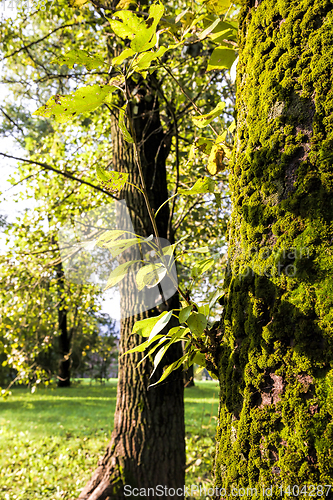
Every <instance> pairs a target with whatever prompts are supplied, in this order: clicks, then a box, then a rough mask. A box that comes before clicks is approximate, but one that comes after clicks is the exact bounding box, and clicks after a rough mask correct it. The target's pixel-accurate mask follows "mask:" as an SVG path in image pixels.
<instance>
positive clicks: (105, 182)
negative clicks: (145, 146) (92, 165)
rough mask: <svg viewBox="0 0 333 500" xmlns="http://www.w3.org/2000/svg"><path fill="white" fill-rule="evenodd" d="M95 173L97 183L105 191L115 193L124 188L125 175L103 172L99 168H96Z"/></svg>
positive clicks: (126, 175)
mask: <svg viewBox="0 0 333 500" xmlns="http://www.w3.org/2000/svg"><path fill="white" fill-rule="evenodd" d="M96 173H97V177H98V180H99V182H100V183H101V184H102V186H103V188H104V189H105V190H106V191H109V192H111V193H117V192H119V191H121V190H122V189H123V187H124V186H125V184H126V182H127V179H128V175H129V174H127V173H122V172H116V171H115V170H111V171H110V170H104V169H102V168H101V167H99V166H97V167H96Z"/></svg>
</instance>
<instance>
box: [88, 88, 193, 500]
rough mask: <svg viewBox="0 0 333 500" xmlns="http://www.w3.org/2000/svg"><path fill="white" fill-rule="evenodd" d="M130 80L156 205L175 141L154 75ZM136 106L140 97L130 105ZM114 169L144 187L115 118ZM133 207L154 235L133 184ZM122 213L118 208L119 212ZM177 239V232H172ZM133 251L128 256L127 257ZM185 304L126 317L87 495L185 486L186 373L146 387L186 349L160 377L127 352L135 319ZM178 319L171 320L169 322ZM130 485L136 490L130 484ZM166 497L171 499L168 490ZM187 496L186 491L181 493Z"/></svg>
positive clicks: (164, 218)
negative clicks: (105, 428) (106, 437)
mask: <svg viewBox="0 0 333 500" xmlns="http://www.w3.org/2000/svg"><path fill="white" fill-rule="evenodd" d="M129 85H131V92H132V95H133V96H135V100H134V99H133V101H134V104H135V106H136V107H137V108H136V113H135V114H134V115H133V116H134V126H135V132H136V136H137V139H138V144H139V149H140V157H141V163H142V167H143V171H144V177H145V182H146V184H147V191H148V196H149V200H150V203H151V206H152V208H153V210H154V211H156V210H157V208H158V207H159V206H160V204H162V203H163V201H165V200H166V199H167V198H168V192H167V183H166V169H165V159H166V156H167V154H168V149H169V146H168V142H167V137H166V136H165V134H164V132H163V130H162V127H161V122H160V118H159V107H158V100H157V96H156V94H155V91H154V88H153V87H152V86H150V83H149V82H141V83H140V84H138V85H137V86H136V85H134V84H131V83H129ZM130 105H131V106H132V105H133V102H132V103H131V104H130ZM111 133H112V144H113V168H114V169H116V170H119V171H121V172H127V173H129V181H130V182H131V183H132V184H134V185H137V186H140V184H141V183H140V179H139V172H138V168H137V165H136V163H135V156H134V150H133V146H132V145H131V144H128V143H126V142H125V141H124V139H123V136H122V133H121V132H120V130H119V127H118V124H117V120H116V119H115V118H113V122H112V131H111ZM123 195H124V199H125V201H126V204H127V206H131V207H134V208H135V210H136V213H137V214H139V216H138V215H136V214H134V213H132V214H131V215H132V223H133V226H134V231H135V232H136V233H137V234H141V235H144V236H148V235H150V234H152V233H153V230H152V226H151V221H150V219H149V216H148V212H147V208H146V206H145V204H144V199H143V196H142V194H141V193H140V192H138V191H137V190H136V189H134V188H133V187H130V186H129V187H127V188H125V189H124V192H123ZM118 215H119V214H118ZM168 220H169V207H168V205H167V204H166V205H165V207H164V208H163V209H162V210H161V211H160V212H159V214H158V217H157V226H158V231H159V235H160V237H162V238H167V228H168ZM169 240H170V238H169ZM126 257H127V256H126ZM131 280H132V281H133V278H131V277H126V278H125V279H124V280H123V282H122V283H121V290H120V291H121V301H122V302H121V306H122V308H124V309H126V310H127V309H130V308H131V307H132V305H133V304H132V301H133V297H132V295H131V293H130V290H132V289H135V283H132V282H131ZM177 307H179V300H178V296H177V295H175V296H174V297H172V298H171V299H170V300H168V301H167V303H164V304H162V305H161V306H160V307H156V308H154V309H152V310H150V311H148V312H145V313H141V314H140V315H135V316H132V317H129V318H125V319H123V320H122V321H121V340H120V359H119V381H118V393H117V406H116V412H115V420H114V431H113V433H112V437H111V442H110V444H109V446H108V448H107V451H106V453H105V455H104V457H103V458H102V459H101V460H100V462H99V464H98V467H97V469H96V471H95V473H94V474H93V477H92V479H91V480H90V481H89V483H88V484H87V486H86V487H85V488H84V490H83V491H82V493H81V495H80V497H79V499H80V500H83V499H84V500H104V499H111V498H112V499H122V498H125V496H124V488H125V486H126V485H127V487H128V488H131V489H132V488H145V489H146V490H148V488H156V486H157V485H162V486H163V487H165V486H167V487H168V488H171V487H172V488H183V485H184V474H185V444H184V443H185V429H184V403H183V377H182V373H181V372H177V373H174V374H173V376H171V377H170V378H168V379H167V380H166V381H165V383H163V384H161V385H158V386H157V387H155V388H152V389H151V390H149V391H147V388H148V385H149V384H150V383H153V382H155V381H157V380H158V378H159V377H160V376H161V374H162V367H163V366H165V365H168V364H170V363H171V362H172V361H175V360H176V359H178V358H179V357H181V355H182V349H181V344H180V343H178V344H177V346H175V347H174V348H173V349H169V351H170V353H169V354H168V355H166V356H165V359H164V358H163V363H162V366H161V368H160V370H159V371H158V373H157V374H156V376H154V379H153V380H149V375H150V373H151V371H152V364H151V360H149V359H147V360H146V361H145V362H143V363H142V364H141V365H140V367H137V363H138V362H139V360H140V359H141V358H142V357H143V354H142V353H136V354H134V355H126V356H124V357H121V354H122V353H124V352H125V351H126V350H128V349H130V348H133V347H135V346H136V345H138V344H140V343H142V341H143V339H142V337H139V336H138V335H132V334H131V332H132V329H133V325H134V323H135V321H136V320H139V319H143V318H145V317H148V316H149V315H153V316H156V315H157V314H159V313H160V312H162V310H167V309H171V308H177ZM168 326H169V328H170V326H174V324H172V322H171V323H170V324H169V325H168ZM128 491H130V490H128ZM163 498H171V497H169V496H168V495H164V496H163ZM179 498H182V497H179Z"/></svg>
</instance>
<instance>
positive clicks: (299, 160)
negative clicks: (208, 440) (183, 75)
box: [215, 0, 333, 498]
mask: <svg viewBox="0 0 333 500" xmlns="http://www.w3.org/2000/svg"><path fill="white" fill-rule="evenodd" d="M332 26H333V3H332V2H331V1H328V0H303V1H301V2H300V1H299V0H297V1H296V0H293V1H288V0H280V1H278V2H276V1H275V0H262V1H259V0H256V1H255V2H254V1H248V0H247V1H245V2H243V6H242V10H241V14H240V35H239V37H240V40H239V42H240V59H239V63H238V67H237V71H238V76H237V137H236V141H235V147H234V156H233V163H232V167H231V189H232V192H233V214H232V218H231V223H230V232H229V264H228V269H227V273H226V274H227V278H226V294H225V298H224V306H225V307H224V313H223V318H222V322H221V326H222V330H223V335H224V340H223V343H221V345H220V349H219V356H218V366H219V379H220V384H221V402H220V412H219V427H218V433H217V440H218V441H217V449H216V459H215V478H216V485H217V486H219V487H221V488H222V487H223V488H225V490H226V492H225V493H224V492H223V491H222V495H221V497H224V496H225V497H226V496H227V495H230V494H232V488H234V494H236V493H237V491H239V488H245V491H246V488H256V489H257V492H255V491H254V490H253V491H252V492H250V493H252V498H262V497H263V490H262V488H263V487H265V488H267V487H270V486H271V485H273V489H272V498H282V497H283V496H284V491H285V488H286V491H288V490H287V488H288V485H290V486H291V487H292V486H293V485H296V487H295V489H294V495H297V491H298V490H297V487H299V495H298V498H309V496H311V493H312V495H314V496H317V495H321V494H322V493H320V492H323V491H324V493H323V494H324V496H325V494H326V493H327V491H328V487H324V486H323V490H322V489H321V486H320V485H325V484H326V485H330V484H332V483H333V404H332V403H333V370H332V367H333V351H332V347H333V316H332V310H333V248H332V242H333V222H332V215H333V166H332V165H333V90H332V84H333V29H332ZM309 485H315V486H314V487H313V488H311V487H310V486H309ZM304 486H306V488H307V489H305V488H304ZM302 487H303V490H302V489H301V488H302ZM281 488H282V489H281ZM318 488H319V489H318ZM281 492H282V494H281ZM240 493H241V494H242V493H243V490H241V492H240ZM243 494H244V493H243ZM326 498H333V496H332V492H329V493H328V495H327V496H326Z"/></svg>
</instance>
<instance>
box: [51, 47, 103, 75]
mask: <svg viewBox="0 0 333 500" xmlns="http://www.w3.org/2000/svg"><path fill="white" fill-rule="evenodd" d="M53 61H54V62H57V63H59V64H66V65H67V66H68V67H69V68H73V66H74V64H79V65H81V66H85V67H86V68H87V69H88V70H89V71H90V70H92V69H96V68H98V67H99V66H102V65H103V64H104V60H103V58H102V57H100V56H91V55H90V54H89V52H87V51H86V50H80V49H76V50H74V49H73V50H70V51H69V52H67V54H64V55H63V56H59V57H57V58H56V59H54V60H53Z"/></svg>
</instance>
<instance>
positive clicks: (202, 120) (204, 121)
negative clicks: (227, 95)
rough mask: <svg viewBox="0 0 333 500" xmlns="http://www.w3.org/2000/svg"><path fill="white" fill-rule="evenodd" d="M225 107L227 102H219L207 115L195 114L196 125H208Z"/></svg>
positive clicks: (200, 126) (201, 126)
mask: <svg viewBox="0 0 333 500" xmlns="http://www.w3.org/2000/svg"><path fill="white" fill-rule="evenodd" d="M215 50H216V49H215ZM214 52H215V51H214ZM214 52H213V53H214ZM224 108H225V102H219V103H218V105H217V106H216V107H215V108H214V109H213V110H212V111H210V112H209V113H207V114H205V115H200V116H194V117H193V121H194V125H196V126H197V127H199V128H204V127H206V126H207V125H208V124H209V123H210V122H211V121H212V120H214V118H216V117H217V116H220V114H221V113H222V111H223V110H224Z"/></svg>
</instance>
